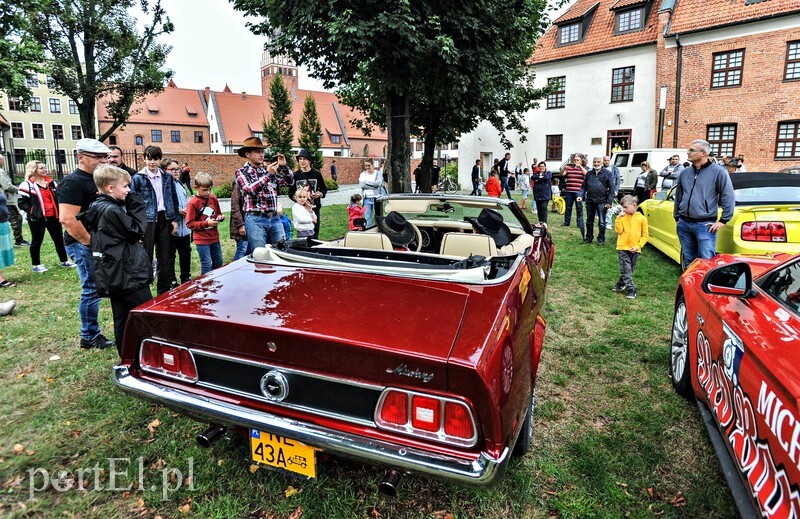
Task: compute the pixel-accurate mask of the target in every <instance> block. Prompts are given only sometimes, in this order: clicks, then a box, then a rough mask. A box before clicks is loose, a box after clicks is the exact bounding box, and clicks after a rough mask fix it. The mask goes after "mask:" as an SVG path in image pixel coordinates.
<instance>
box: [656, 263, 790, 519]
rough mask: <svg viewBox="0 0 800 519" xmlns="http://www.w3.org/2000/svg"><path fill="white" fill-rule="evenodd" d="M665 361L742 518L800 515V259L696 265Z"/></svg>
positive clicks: (678, 304) (687, 276)
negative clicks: (695, 410)
mask: <svg viewBox="0 0 800 519" xmlns="http://www.w3.org/2000/svg"><path fill="white" fill-rule="evenodd" d="M670 353H671V354H670V375H671V377H672V384H673V386H674V387H675V389H676V390H677V391H678V392H679V393H680V394H682V395H684V396H686V397H689V398H695V399H697V402H698V406H699V408H700V412H701V414H702V416H703V419H704V422H705V424H706V428H707V429H708V432H709V436H710V437H711V441H712V444H713V445H714V448H715V450H716V452H717V456H718V457H719V459H720V462H721V464H722V466H723V471H724V473H725V476H726V478H727V479H728V484H729V485H730V487H731V491H732V493H733V497H734V500H735V501H736V504H737V506H738V507H739V511H740V513H741V514H742V517H750V516H759V517H761V516H763V517H787V518H789V517H799V516H800V492H799V490H800V489H799V488H798V485H800V470H798V466H800V408H798V402H800V400H798V398H800V255H795V256H790V255H785V254H776V255H774V256H762V257H758V258H756V257H748V258H744V257H739V256H731V255H721V256H716V257H714V258H713V259H710V260H698V261H696V262H695V263H694V264H693V265H692V266H691V267H690V268H689V269H688V270H687V271H686V272H685V273H684V274H683V276H681V279H680V283H679V285H678V290H677V295H676V301H675V318H674V320H673V328H672V340H671V352H670Z"/></svg>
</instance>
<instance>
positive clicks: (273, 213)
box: [236, 137, 294, 251]
mask: <svg viewBox="0 0 800 519" xmlns="http://www.w3.org/2000/svg"><path fill="white" fill-rule="evenodd" d="M264 149H265V146H264V144H262V143H261V139H259V138H258V137H248V138H247V139H245V140H244V145H243V146H242V147H241V148H239V149H238V150H236V153H238V154H239V156H240V157H244V158H246V159H247V162H245V164H244V166H242V167H241V168H239V169H238V170H236V182H237V183H238V184H239V188H240V189H241V190H242V211H243V212H244V227H245V232H246V233H247V241H248V243H249V247H250V250H251V251H254V250H256V248H257V247H263V246H264V245H266V244H267V243H278V242H279V241H281V240H283V239H284V238H285V237H286V234H285V233H284V230H283V222H282V221H281V216H280V215H279V214H278V186H286V187H289V186H291V185H292V182H293V181H294V175H293V174H292V172H291V170H290V169H289V168H288V166H287V165H286V158H285V157H284V156H283V155H282V154H280V153H279V154H278V156H277V157H276V160H275V161H274V162H272V163H271V164H269V165H268V166H266V167H264Z"/></svg>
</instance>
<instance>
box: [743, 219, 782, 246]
mask: <svg viewBox="0 0 800 519" xmlns="http://www.w3.org/2000/svg"><path fill="white" fill-rule="evenodd" d="M742 240H744V241H768V242H786V225H785V224H784V223H783V222H744V223H743V224H742Z"/></svg>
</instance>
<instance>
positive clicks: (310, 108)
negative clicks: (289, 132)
mask: <svg viewBox="0 0 800 519" xmlns="http://www.w3.org/2000/svg"><path fill="white" fill-rule="evenodd" d="M321 138H322V124H320V122H319V116H318V115H317V102H316V100H314V96H310V95H309V96H306V100H305V102H304V103H303V116H302V117H301V118H300V147H301V148H305V149H307V150H308V151H310V152H311V154H312V155H314V160H312V161H311V167H312V168H314V169H316V170H317V171H322V152H321V151H320V150H319V144H320V139H321Z"/></svg>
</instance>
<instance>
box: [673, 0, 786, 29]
mask: <svg viewBox="0 0 800 519" xmlns="http://www.w3.org/2000/svg"><path fill="white" fill-rule="evenodd" d="M789 13H800V1H798V0H765V1H762V2H758V3H752V4H750V5H747V2H746V0H702V2H699V1H698V2H692V1H683V0H679V1H678V2H677V5H676V6H675V10H674V11H673V14H672V23H671V24H670V27H669V34H676V33H686V32H693V31H700V30H705V29H708V28H713V27H718V26H725V25H730V24H736V23H743V22H748V21H754V20H756V19H759V18H765V17H774V16H780V15H785V14H789Z"/></svg>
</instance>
